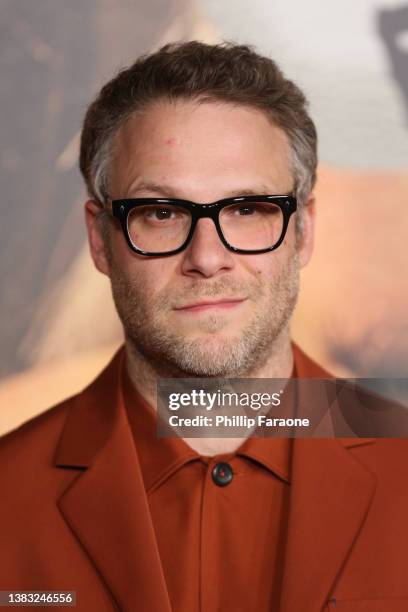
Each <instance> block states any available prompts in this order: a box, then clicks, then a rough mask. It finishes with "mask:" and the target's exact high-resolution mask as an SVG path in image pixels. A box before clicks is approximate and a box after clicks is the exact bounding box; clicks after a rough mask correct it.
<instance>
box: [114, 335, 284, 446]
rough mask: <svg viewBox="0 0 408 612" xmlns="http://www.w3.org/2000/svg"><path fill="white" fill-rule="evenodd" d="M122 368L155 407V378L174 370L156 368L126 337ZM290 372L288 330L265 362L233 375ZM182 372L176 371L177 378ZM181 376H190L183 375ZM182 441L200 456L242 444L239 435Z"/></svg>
mask: <svg viewBox="0 0 408 612" xmlns="http://www.w3.org/2000/svg"><path fill="white" fill-rule="evenodd" d="M125 348H126V367H127V371H128V373H129V376H130V379H131V381H132V383H133V384H134V386H135V387H136V389H137V390H138V392H139V393H140V394H141V395H142V396H143V397H144V399H145V400H146V401H147V402H148V403H149V404H150V405H151V406H153V407H154V408H155V409H157V381H158V379H159V378H160V377H161V378H166V377H172V376H174V375H175V372H174V370H171V369H170V368H169V369H168V370H166V369H164V368H160V370H159V368H157V367H155V366H154V364H153V363H151V362H149V361H148V360H146V359H145V357H144V356H143V355H142V354H141V353H140V352H139V351H138V350H137V349H136V347H134V346H133V345H132V343H131V342H130V341H129V339H126V347H125ZM292 371H293V351H292V347H291V341H290V335H289V329H285V330H283V333H281V334H280V336H279V337H278V338H276V340H275V342H274V343H273V346H272V350H271V351H270V354H269V356H268V358H267V359H266V360H265V362H264V363H263V364H262V366H260V367H259V368H257V369H256V370H254V371H251V372H248V373H245V374H242V375H240V376H234V378H290V376H291V375H292ZM182 375H183V373H182V372H178V377H182ZM185 378H191V375H188V374H185ZM183 440H184V441H185V442H186V443H187V444H188V445H189V446H190V447H191V448H193V449H194V450H196V451H197V452H198V453H200V454H201V455H209V456H213V455H217V454H224V453H230V452H234V451H235V450H236V449H237V448H238V447H239V446H241V444H242V443H243V441H244V440H243V439H242V438H183Z"/></svg>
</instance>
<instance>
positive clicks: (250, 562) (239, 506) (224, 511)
mask: <svg viewBox="0 0 408 612" xmlns="http://www.w3.org/2000/svg"><path fill="white" fill-rule="evenodd" d="M125 370H126V368H124V378H123V390H124V399H125V405H126V409H127V413H128V418H129V422H130V425H131V429H132V432H133V435H134V440H135V446H136V449H137V454H138V456H139V460H140V464H141V469H142V474H143V479H144V484H145V488H146V494H147V498H148V503H149V507H150V512H151V516H152V521H153V526H154V529H155V533H156V539H157V546H158V550H159V553H160V558H161V563H162V567H163V573H164V577H165V580H166V584H167V589H168V593H169V598H170V601H171V604H172V609H173V610H174V611H175V612H232V611H234V612H239V611H242V612H252V611H254V612H266V611H268V612H271V610H275V609H277V607H278V604H279V597H280V587H281V579H282V576H281V570H282V566H283V563H282V561H283V559H282V556H283V551H284V546H285V536H286V527H287V517H288V503H289V488H290V458H291V448H292V440H291V439H287V438H255V437H254V438H248V439H246V440H243V443H242V445H241V446H240V448H239V449H238V450H237V451H235V452H234V453H229V454H222V455H216V456H214V457H204V456H200V455H199V454H198V453H197V452H196V451H194V450H193V449H192V448H191V447H190V446H188V445H187V443H186V442H184V441H183V440H182V439H181V438H177V437H174V438H158V437H157V436H156V419H157V417H156V412H155V410H154V409H153V408H152V407H151V406H149V405H148V404H147V403H146V401H145V400H144V399H143V398H142V397H141V396H140V394H138V393H137V391H136V389H135V388H134V386H133V384H132V382H131V381H130V378H129V376H128V374H127V373H126V371H125ZM220 463H227V464H228V466H229V467H230V469H231V472H229V471H228V466H227V468H226V471H227V472H228V473H227V476H230V477H231V476H232V478H231V480H230V482H229V483H228V484H227V485H224V486H219V485H218V484H216V482H215V480H214V477H213V470H214V467H215V466H217V465H218V464H220ZM219 475H221V477H222V476H223V475H224V476H225V474H223V471H222V466H221V474H219ZM215 477H216V475H215ZM227 479H228V478H227ZM124 503H126V502H124ZM135 520H137V517H135Z"/></svg>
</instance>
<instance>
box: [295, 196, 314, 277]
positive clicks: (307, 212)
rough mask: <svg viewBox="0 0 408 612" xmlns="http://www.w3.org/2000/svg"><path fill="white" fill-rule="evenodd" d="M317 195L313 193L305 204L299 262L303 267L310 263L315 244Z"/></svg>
mask: <svg viewBox="0 0 408 612" xmlns="http://www.w3.org/2000/svg"><path fill="white" fill-rule="evenodd" d="M315 214H316V208H315V197H314V194H313V193H311V194H310V195H309V197H308V199H307V201H306V203H305V204H304V206H303V224H302V235H301V237H300V242H299V263H300V267H301V268H303V267H304V266H306V265H307V264H308V263H309V260H310V258H311V256H312V252H313V246H314V226H315Z"/></svg>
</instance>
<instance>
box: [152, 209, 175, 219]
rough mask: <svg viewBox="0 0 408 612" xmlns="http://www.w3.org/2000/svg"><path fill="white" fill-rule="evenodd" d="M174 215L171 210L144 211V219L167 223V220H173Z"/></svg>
mask: <svg viewBox="0 0 408 612" xmlns="http://www.w3.org/2000/svg"><path fill="white" fill-rule="evenodd" d="M175 214H176V213H175V211H174V210H172V209H171V208H164V207H160V208H159V207H154V208H153V207H151V208H150V209H148V210H146V211H145V215H146V217H148V218H150V219H154V220H157V221H167V220H169V219H173V218H174V216H175Z"/></svg>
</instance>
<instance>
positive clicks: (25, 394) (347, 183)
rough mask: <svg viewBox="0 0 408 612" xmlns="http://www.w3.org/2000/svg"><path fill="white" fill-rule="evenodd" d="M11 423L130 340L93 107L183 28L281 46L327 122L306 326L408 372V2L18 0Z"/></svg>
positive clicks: (7, 121)
mask: <svg viewBox="0 0 408 612" xmlns="http://www.w3.org/2000/svg"><path fill="white" fill-rule="evenodd" d="M0 28H1V35H0V47H1V54H0V62H1V79H2V86H1V89H0V100H1V114H0V117H1V149H0V172H1V177H2V182H1V199H0V206H1V223H0V255H1V256H0V262H1V263H0V283H1V292H0V321H1V335H0V339H1V343H0V434H1V433H3V432H6V431H8V430H10V429H12V428H14V427H16V426H17V425H18V424H20V423H22V422H23V421H25V420H27V419H29V418H31V417H32V416H34V415H35V414H38V413H40V412H42V411H43V410H45V409H47V408H49V407H50V406H51V405H53V404H54V403H56V402H57V401H59V400H61V399H63V398H64V397H67V396H68V395H70V394H72V393H75V392H77V391H78V390H80V389H81V388H83V387H84V386H85V385H86V384H87V383H88V382H89V381H90V380H91V379H92V378H93V377H94V376H95V375H96V374H97V372H98V371H99V370H100V369H101V368H102V367H103V366H104V365H105V364H106V363H107V361H108V360H109V358H110V357H111V355H112V354H113V353H114V351H115V350H116V348H117V347H118V346H119V345H120V344H121V342H122V332H121V327H120V324H119V322H118V318H117V315H116V313H115V311H114V308H113V305H112V300H111V297H110V289H109V284H108V281H107V279H106V278H105V277H103V276H102V275H100V274H98V273H97V272H96V271H95V270H94V269H93V266H92V263H91V259H90V256H89V254H88V248H87V245H86V240H85V229H84V221H83V217H84V215H83V203H84V201H85V192H84V188H83V186H82V182H81V178H80V175H79V171H78V169H77V159H78V144H79V132H80V128H81V122H82V118H83V115H84V113H85V110H86V107H87V105H88V104H89V102H90V101H91V99H92V98H93V96H94V95H95V94H96V92H97V91H98V89H99V88H100V87H101V86H102V84H103V83H104V82H105V81H106V80H108V79H110V78H111V77H112V76H113V74H114V73H115V72H116V71H117V70H119V69H120V68H122V67H124V66H127V65H128V64H130V63H132V62H133V61H134V59H135V58H136V57H137V56H138V55H140V54H141V53H144V52H148V51H151V50H153V49H155V48H157V47H159V46H161V45H162V44H164V43H166V42H169V41H175V40H180V39H185V40H187V39H192V38H196V39H200V40H203V41H206V42H217V41H221V40H233V41H238V42H242V43H249V44H253V45H255V46H256V47H257V49H258V50H259V51H261V52H263V53H265V54H268V55H270V56H271V57H272V58H273V59H275V60H276V61H277V62H278V63H279V64H280V65H281V67H282V69H283V70H284V72H285V73H286V75H287V76H288V77H290V78H293V79H294V80H295V81H296V82H297V83H298V84H299V85H300V86H301V87H302V88H303V90H304V91H305V93H306V95H307V96H308V98H309V100H310V110H311V114H312V116H313V118H314V120H315V122H316V124H317V127H318V132H319V136H320V146H319V149H320V151H319V153H320V167H319V178H318V184H317V188H316V196H317V236H316V250H315V254H314V258H313V260H312V263H311V264H310V265H309V267H308V269H307V270H305V271H304V272H303V274H302V290H301V298H300V301H299V305H298V308H297V311H296V316H295V320H294V324H293V336H294V338H295V340H296V341H297V342H298V343H299V344H300V345H301V346H302V347H303V348H304V350H305V351H307V352H308V353H309V354H310V356H311V357H313V358H314V359H316V360H318V361H320V362H321V363H322V364H323V365H324V366H326V367H327V368H328V369H330V370H331V371H332V372H333V373H335V374H337V375H338V376H356V377H366V378H370V377H374V378H376V377H383V378H386V377H407V374H408V365H407V363H408V320H407V311H408V274H407V272H408V270H407V268H408V265H407V260H408V4H407V3H406V2H392V1H391V0H359V2H355V1H354V0H342V2H337V3H331V2H330V3H329V2H327V1H326V0H309V2H307V3H300V2H298V1H297V0H274V1H273V2H271V1H270V0H252V1H251V3H248V1H247V0H229V1H228V2H220V0H149V1H145V0H97V1H95V0H70V2H66V1H64V0H38V1H37V2H32V1H31V0H18V2H16V1H15V0H0Z"/></svg>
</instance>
